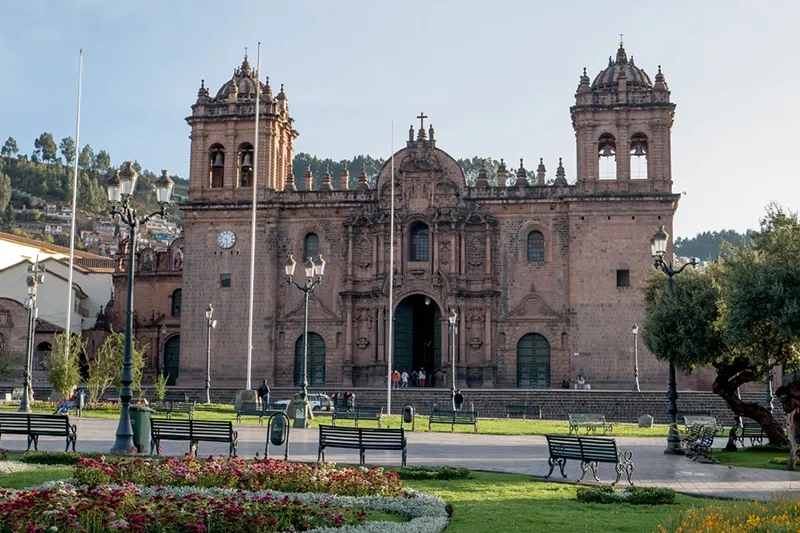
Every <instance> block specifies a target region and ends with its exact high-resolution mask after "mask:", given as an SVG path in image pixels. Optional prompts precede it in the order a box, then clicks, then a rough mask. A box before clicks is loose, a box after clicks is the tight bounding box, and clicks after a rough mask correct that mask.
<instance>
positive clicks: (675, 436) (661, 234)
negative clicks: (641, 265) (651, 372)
mask: <svg viewBox="0 0 800 533" xmlns="http://www.w3.org/2000/svg"><path fill="white" fill-rule="evenodd" d="M668 240H669V234H668V233H667V232H666V231H664V226H661V227H660V228H658V231H656V232H655V234H654V235H653V238H652V239H650V251H651V253H652V254H653V259H654V260H655V262H654V263H653V266H654V267H655V268H656V269H658V270H661V271H662V272H663V273H664V274H666V275H667V290H668V291H669V293H670V294H672V287H673V282H672V278H673V277H675V276H677V275H678V274H680V273H681V272H683V271H684V270H685V269H686V267H688V266H689V265H691V266H695V265H697V259H694V258H692V260H691V261H689V262H688V263H686V264H684V265H682V266H681V267H680V268H678V269H674V268H672V263H666V262H665V261H664V255H665V254H666V253H667V241H668ZM667 399H668V400H669V407H668V408H667V412H668V413H669V419H670V425H669V434H668V435H667V447H666V448H665V449H664V453H666V454H673V455H681V454H683V450H682V449H681V438H680V434H679V433H678V384H677V378H676V376H675V364H674V363H673V362H672V361H670V363H669V390H668V391H667Z"/></svg>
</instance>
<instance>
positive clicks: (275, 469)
mask: <svg viewBox="0 0 800 533" xmlns="http://www.w3.org/2000/svg"><path fill="white" fill-rule="evenodd" d="M73 478H74V479H75V482H76V483H77V484H78V485H87V486H90V487H96V486H99V485H109V484H119V485H121V484H125V483H134V484H136V485H142V486H172V487H184V486H193V487H200V488H209V487H223V488H235V489H242V490H249V491H258V490H278V491H283V492H314V493H325V494H335V495H339V496H400V495H402V494H403V484H402V482H401V481H400V477H399V476H398V475H397V474H396V473H394V472H389V471H385V470H383V469H382V468H371V469H368V468H339V467H337V466H336V465H335V464H333V463H320V464H304V463H291V462H286V461H277V460H274V459H258V458H256V459H254V460H248V459H240V458H238V457H208V458H205V459H197V458H194V457H191V456H184V457H182V458H177V457H170V458H157V459H134V460H131V461H113V462H110V461H106V460H105V457H100V458H99V459H91V458H82V459H80V460H79V461H78V463H77V464H76V465H75V468H74V472H73Z"/></svg>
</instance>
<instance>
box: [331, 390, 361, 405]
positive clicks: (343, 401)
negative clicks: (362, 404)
mask: <svg viewBox="0 0 800 533" xmlns="http://www.w3.org/2000/svg"><path fill="white" fill-rule="evenodd" d="M331 401H332V402H333V406H334V407H347V408H348V409H352V408H353V407H355V406H356V393H355V392H350V391H345V392H344V394H342V393H341V392H339V391H336V392H334V393H333V394H332V395H331Z"/></svg>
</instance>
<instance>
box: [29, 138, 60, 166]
mask: <svg viewBox="0 0 800 533" xmlns="http://www.w3.org/2000/svg"><path fill="white" fill-rule="evenodd" d="M33 146H34V148H36V150H35V151H34V154H36V155H37V156H40V157H41V160H42V161H45V162H48V161H55V160H56V158H57V157H58V147H57V146H56V141H55V139H53V134H52V133H47V132H45V133H42V134H41V135H39V137H38V138H37V139H36V140H35V141H33Z"/></svg>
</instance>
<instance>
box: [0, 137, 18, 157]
mask: <svg viewBox="0 0 800 533" xmlns="http://www.w3.org/2000/svg"><path fill="white" fill-rule="evenodd" d="M17 152H19V147H18V146H17V141H16V140H15V139H14V137H9V138H8V139H7V140H6V142H5V144H4V145H3V148H0V155H2V156H3V157H13V156H14V155H16V153H17Z"/></svg>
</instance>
